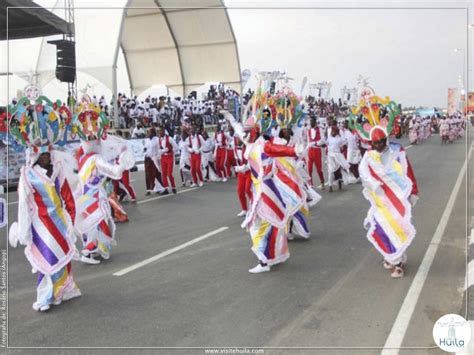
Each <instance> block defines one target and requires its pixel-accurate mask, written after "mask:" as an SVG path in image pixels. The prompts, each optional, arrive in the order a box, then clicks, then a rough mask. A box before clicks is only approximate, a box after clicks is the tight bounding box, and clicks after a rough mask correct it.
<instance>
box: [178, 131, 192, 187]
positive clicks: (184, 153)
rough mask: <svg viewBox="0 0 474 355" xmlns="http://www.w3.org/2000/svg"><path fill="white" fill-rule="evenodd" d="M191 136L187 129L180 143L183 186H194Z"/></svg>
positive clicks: (180, 168)
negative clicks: (190, 149)
mask: <svg viewBox="0 0 474 355" xmlns="http://www.w3.org/2000/svg"><path fill="white" fill-rule="evenodd" d="M188 138H189V135H188V132H187V130H186V129H184V128H183V130H182V132H181V140H180V141H179V152H180V154H179V173H180V175H181V183H182V186H183V187H184V186H186V184H187V183H188V182H189V183H190V184H192V183H193V182H192V178H191V154H190V153H189V139H188Z"/></svg>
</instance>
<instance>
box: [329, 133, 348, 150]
mask: <svg viewBox="0 0 474 355" xmlns="http://www.w3.org/2000/svg"><path fill="white" fill-rule="evenodd" d="M327 144H328V152H330V153H341V147H342V146H343V145H345V144H347V141H346V139H345V138H342V137H341V136H335V137H333V136H329V137H328V140H327Z"/></svg>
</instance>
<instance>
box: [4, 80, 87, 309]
mask: <svg viewBox="0 0 474 355" xmlns="http://www.w3.org/2000/svg"><path fill="white" fill-rule="evenodd" d="M38 93H39V90H38V89H36V88H32V87H29V88H28V90H27V95H28V97H23V98H22V99H20V100H19V102H18V104H17V105H16V106H15V107H13V108H10V109H9V111H10V112H11V113H12V118H11V120H10V133H11V134H12V136H13V137H14V138H15V139H16V140H17V141H18V142H19V143H20V144H22V145H24V146H27V147H29V149H27V164H26V166H24V167H22V169H21V175H20V180H19V183H18V222H15V223H13V224H12V225H11V227H10V234H9V240H10V244H11V245H12V247H16V246H17V243H18V242H20V244H22V245H25V246H26V248H25V255H26V258H27V259H28V261H29V262H30V264H31V266H32V268H33V272H34V273H38V282H37V287H36V290H37V295H36V302H34V303H33V309H34V310H36V311H46V310H48V309H49V308H50V306H51V305H52V304H53V305H58V304H60V303H61V302H62V301H66V300H69V299H71V298H74V297H78V296H80V295H81V292H80V290H79V288H78V287H77V285H76V283H75V282H74V278H73V274H72V269H71V260H72V259H73V258H74V256H75V255H77V250H76V247H75V245H74V243H75V240H76V237H75V234H74V227H73V224H74V220H75V217H76V206H75V201H74V197H73V194H72V189H73V186H72V185H73V184H74V178H75V177H74V166H73V165H71V164H70V163H71V161H73V159H71V157H70V156H69V155H68V154H66V153H63V152H61V151H58V150H56V149H55V148H54V147H53V144H54V143H56V142H58V141H60V140H62V139H63V137H64V133H65V127H66V126H67V125H69V124H70V122H71V119H72V117H71V113H70V112H69V109H67V108H66V107H65V106H62V107H61V108H60V109H58V107H60V106H61V103H60V102H56V103H54V104H53V103H52V102H51V101H50V100H48V99H47V98H46V97H44V96H39V94H38Z"/></svg>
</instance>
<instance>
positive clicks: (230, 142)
mask: <svg viewBox="0 0 474 355" xmlns="http://www.w3.org/2000/svg"><path fill="white" fill-rule="evenodd" d="M236 140H237V137H234V130H233V129H232V128H230V129H229V133H228V139H227V158H226V160H225V171H226V174H227V177H228V178H231V177H232V169H234V167H235V165H236V159H235V149H236Z"/></svg>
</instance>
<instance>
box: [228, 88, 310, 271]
mask: <svg viewBox="0 0 474 355" xmlns="http://www.w3.org/2000/svg"><path fill="white" fill-rule="evenodd" d="M267 99H268V95H267V93H265V92H263V89H262V87H260V88H259V89H258V90H257V92H256V93H255V94H254V97H253V99H252V100H251V101H250V105H253V108H252V107H247V108H246V110H245V112H244V119H243V122H244V123H245V125H246V126H247V128H250V127H252V129H251V131H250V134H249V137H248V140H245V141H244V142H245V144H246V146H247V147H246V153H245V157H246V158H247V159H248V162H249V165H250V171H251V174H252V186H253V187H252V206H251V207H250V210H249V211H248V213H247V215H246V218H245V220H244V222H243V224H242V227H243V228H247V229H248V231H249V233H250V236H251V238H252V251H253V252H254V253H255V255H256V256H257V258H258V261H259V263H258V264H257V266H255V267H254V268H252V269H250V270H249V272H250V273H261V272H267V271H270V267H271V265H274V264H277V263H282V262H284V261H285V260H287V259H288V258H289V256H290V254H289V250H288V240H287V235H286V229H287V227H288V223H289V220H290V217H291V215H290V214H289V210H288V209H289V206H288V205H286V204H285V202H284V200H283V197H282V192H283V191H282V192H280V190H279V187H277V181H276V179H275V176H274V169H273V158H276V157H285V156H289V157H296V156H297V155H299V156H303V154H304V153H305V152H304V148H303V146H302V145H301V146H300V145H297V146H296V147H295V148H292V147H287V146H284V145H278V144H274V143H272V142H271V140H270V139H269V134H270V132H271V128H272V127H274V125H275V124H277V123H276V122H281V123H282V124H288V122H289V121H290V119H291V120H293V121H297V122H298V121H299V120H300V119H302V118H303V116H304V114H303V111H302V107H301V105H296V102H295V101H296V97H293V101H292V104H291V106H290V107H288V110H289V112H290V115H288V116H287V115H286V114H285V116H283V117H286V118H287V119H286V120H284V118H283V117H281V116H280V115H278V116H277V117H276V119H275V120H274V119H273V118H272V117H271V116H270V117H268V116H267V117H264V115H263V114H262V111H263V110H262V108H264V107H265V106H266V105H267ZM283 99H284V97H283ZM285 107H286V106H285ZM221 113H222V114H223V115H224V117H225V118H226V119H227V120H228V121H229V122H230V124H231V125H232V127H233V129H234V132H235V134H236V135H237V136H238V137H240V138H241V139H242V140H243V139H244V138H243V137H244V127H243V126H242V124H240V123H239V122H237V121H236V120H235V118H234V117H233V116H232V115H231V114H230V113H228V112H227V111H221ZM245 116H247V117H246V118H245ZM260 133H261V135H260ZM285 192H291V194H292V195H293V196H297V197H298V198H300V201H301V196H302V195H303V193H304V192H303V191H302V190H301V189H300V187H299V186H295V185H293V187H292V189H291V191H285ZM300 207H301V206H300V205H292V206H291V208H292V209H293V210H294V211H295V212H296V211H298V210H299V208H300Z"/></svg>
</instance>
